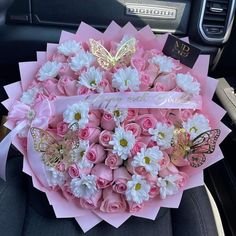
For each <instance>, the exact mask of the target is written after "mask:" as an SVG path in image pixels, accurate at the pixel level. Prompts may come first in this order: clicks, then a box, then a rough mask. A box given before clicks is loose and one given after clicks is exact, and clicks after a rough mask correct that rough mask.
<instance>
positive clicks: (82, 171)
mask: <svg viewBox="0 0 236 236" xmlns="http://www.w3.org/2000/svg"><path fill="white" fill-rule="evenodd" d="M91 171H92V168H79V173H80V175H89V174H90V173H91Z"/></svg>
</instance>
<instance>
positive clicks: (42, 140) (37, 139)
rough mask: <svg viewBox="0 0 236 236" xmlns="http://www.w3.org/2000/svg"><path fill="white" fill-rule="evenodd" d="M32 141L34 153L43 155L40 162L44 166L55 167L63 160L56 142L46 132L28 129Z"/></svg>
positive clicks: (33, 128)
mask: <svg viewBox="0 0 236 236" xmlns="http://www.w3.org/2000/svg"><path fill="white" fill-rule="evenodd" d="M30 132H31V135H32V137H33V140H34V148H35V150H36V151H38V152H41V153H43V156H42V160H43V162H44V164H45V165H47V166H49V167H55V166H56V165H57V164H59V163H60V161H61V160H62V159H63V156H62V154H61V153H60V152H59V150H60V145H59V144H58V142H57V140H56V139H55V138H54V137H53V136H52V135H50V134H49V133H48V132H46V131H44V130H42V129H38V128H35V127H32V128H31V129H30Z"/></svg>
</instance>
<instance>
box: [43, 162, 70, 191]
mask: <svg viewBox="0 0 236 236" xmlns="http://www.w3.org/2000/svg"><path fill="white" fill-rule="evenodd" d="M46 174H47V179H48V184H49V186H52V187H55V186H63V185H64V184H65V182H66V180H67V177H68V176H67V175H66V174H65V173H63V172H61V171H58V170H56V169H55V168H53V167H48V168H47V169H46Z"/></svg>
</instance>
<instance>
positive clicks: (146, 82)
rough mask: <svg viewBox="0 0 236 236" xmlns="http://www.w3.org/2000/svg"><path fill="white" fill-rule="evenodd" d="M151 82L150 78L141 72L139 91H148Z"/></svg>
mask: <svg viewBox="0 0 236 236" xmlns="http://www.w3.org/2000/svg"><path fill="white" fill-rule="evenodd" d="M151 84H152V82H151V79H150V76H149V75H148V74H147V73H145V72H141V84H140V87H139V88H140V91H147V90H149V89H150V86H151Z"/></svg>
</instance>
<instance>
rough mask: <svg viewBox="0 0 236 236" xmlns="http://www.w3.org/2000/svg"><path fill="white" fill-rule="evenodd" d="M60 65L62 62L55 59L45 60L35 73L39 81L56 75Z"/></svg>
mask: <svg viewBox="0 0 236 236" xmlns="http://www.w3.org/2000/svg"><path fill="white" fill-rule="evenodd" d="M61 67H62V63H59V62H56V61H48V62H46V63H45V64H44V65H43V66H42V67H41V68H40V69H39V72H38V74H37V77H38V80H39V81H45V80H47V79H48V78H50V77H51V78H55V77H57V75H58V73H59V71H60V69H61Z"/></svg>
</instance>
